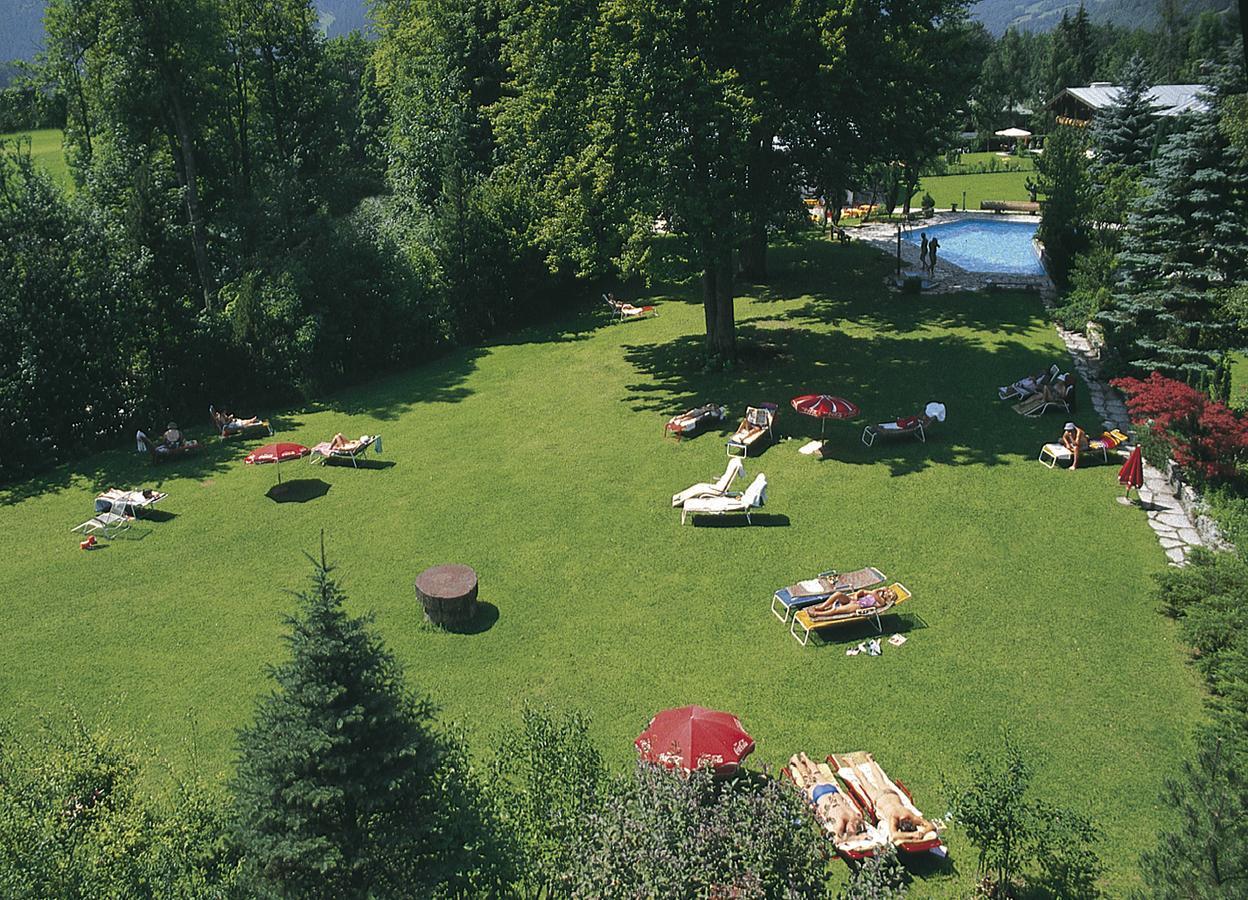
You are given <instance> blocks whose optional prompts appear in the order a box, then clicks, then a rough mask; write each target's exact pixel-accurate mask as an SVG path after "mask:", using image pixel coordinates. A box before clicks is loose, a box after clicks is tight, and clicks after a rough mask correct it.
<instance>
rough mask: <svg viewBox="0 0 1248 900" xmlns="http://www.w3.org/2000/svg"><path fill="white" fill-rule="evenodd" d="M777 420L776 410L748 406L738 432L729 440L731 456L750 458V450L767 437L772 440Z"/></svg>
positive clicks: (729, 453)
mask: <svg viewBox="0 0 1248 900" xmlns="http://www.w3.org/2000/svg"><path fill="white" fill-rule="evenodd" d="M775 420H776V413H775V410H771V409H768V408H767V407H765V406H747V407H746V408H745V418H744V419H742V420H741V424H740V425H738V426H737V430H736V431H734V432H733V433H732V437H730V438H728V455H729V456H749V455H750V448H751V447H752V446H754V445H755V444H756V443H758V442H759V441H760V440H762V438H763V436H764V435H766V436H767V437H768V438H771V437H772V436H773V435H772V430H771V426H772V423H774V422H775Z"/></svg>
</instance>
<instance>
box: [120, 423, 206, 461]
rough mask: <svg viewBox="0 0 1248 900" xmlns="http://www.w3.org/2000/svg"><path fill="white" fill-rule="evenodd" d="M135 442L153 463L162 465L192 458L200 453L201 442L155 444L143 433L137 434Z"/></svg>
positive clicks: (138, 432)
mask: <svg viewBox="0 0 1248 900" xmlns="http://www.w3.org/2000/svg"><path fill="white" fill-rule="evenodd" d="M134 437H135V440H136V441H137V442H138V446H139V447H141V448H142V449H143V451H145V452H146V453H147V455H148V456H149V457H151V460H152V462H153V463H162V462H167V461H169V460H174V459H181V458H182V457H183V456H190V455H192V454H195V453H198V452H199V441H185V440H184V441H179V442H178V443H176V444H166V443H163V442H161V443H153V442H152V439H151V438H149V437H148V436H147V435H146V434H144V433H143V432H142V431H137V432H135V435H134Z"/></svg>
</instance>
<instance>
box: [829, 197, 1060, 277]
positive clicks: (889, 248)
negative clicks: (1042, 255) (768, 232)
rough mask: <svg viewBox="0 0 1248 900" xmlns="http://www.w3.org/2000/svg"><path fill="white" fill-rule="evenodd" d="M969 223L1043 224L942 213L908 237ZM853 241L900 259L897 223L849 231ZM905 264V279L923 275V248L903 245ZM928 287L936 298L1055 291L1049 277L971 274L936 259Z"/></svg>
mask: <svg viewBox="0 0 1248 900" xmlns="http://www.w3.org/2000/svg"><path fill="white" fill-rule="evenodd" d="M967 219H983V220H985V221H989V222H1000V221H1010V222H1026V223H1028V224H1032V225H1039V224H1040V217H1039V216H1032V215H1018V214H1014V213H974V212H970V213H961V212H958V213H955V212H938V213H936V214H935V215H933V216H932V217H931V218H930V219H920V220H918V221H917V222H912V223H910V224H909V225H907V226H906V233H909V232H911V231H916V230H920V229H927V228H933V227H935V226H937V225H948V224H951V223H953V222H965V221H966V220H967ZM847 231H848V233H849V235H850V237H851V238H852V239H853V240H856V241H862V242H863V243H865V244H870V245H871V246H872V247H876V248H878V249H880V250H882V251H884V252H885V253H887V254H888V255H889V256H891V257H894V258H895V257H896V255H897V225H896V223H893V222H880V223H872V224H868V225H859V226H858V227H857V228H850V229H847ZM901 261H902V270H901V274H902V278H903V279H904V278H905V277H906V276H907V275H920V274H921V270H920V269H919V248H918V245H916V244H912V243H910V242H909V241H906V240H903V241H902V242H901ZM923 278H924V281H925V282H928V280H929V279H930V282H929V283H926V284H925V285H924V287H923V290H924V291H925V292H927V293H934V294H952V293H956V292H958V291H983V290H993V289H996V288H1023V289H1025V290H1035V291H1040V292H1041V293H1044V294H1051V293H1052V292H1053V291H1054V287H1053V282H1052V281H1051V280H1050V279H1049V276H1048V275H1013V274H1010V273H1008V272H970V271H967V270H966V269H963V268H962V267H961V266H957V265H954V264H953V263H951V262H949V261H948V260H945V259H941V258H939V256H938V257H937V259H936V270H935V272H934V273H933V274H932V275H930V276H928V275H923ZM889 282H890V283H894V284H895V283H896V282H897V279H896V276H890V277H889Z"/></svg>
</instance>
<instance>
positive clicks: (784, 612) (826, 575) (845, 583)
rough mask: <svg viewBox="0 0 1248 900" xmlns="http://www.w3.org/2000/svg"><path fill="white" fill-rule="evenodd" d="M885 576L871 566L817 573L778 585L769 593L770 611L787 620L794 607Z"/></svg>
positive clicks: (862, 587) (862, 586)
mask: <svg viewBox="0 0 1248 900" xmlns="http://www.w3.org/2000/svg"><path fill="white" fill-rule="evenodd" d="M887 580H888V579H887V578H885V577H884V573H883V572H881V571H880V570H879V569H877V568H875V567H874V566H867V567H866V568H862V569H858V570H857V571H855V572H838V571H836V570H835V569H833V570H832V571H830V572H820V573H819V574H818V575H816V576H815V577H814V578H812V579H810V580H809V581H799V582H798V583H797V584H791V585H789V586H788V587H782V588H780V590H778V591H776V593H775V594H774V595H772V599H771V612H772V615H774V616H775V617H776V618H777V619H779V620H780V621H781V622H787V621H788V620H789V616H791V615H792V614H793V612H794V611H795V610H799V609H802V608H804V607H807V606H813V605H814V604H816V603H822V602H823V601H824V600H827V599H828V598H829V597H831V596H832V595H833V594H835V593H836V592H837V591H863V590H866V589H867V588H872V587H875V586H876V585H877V584H883V583H884V582H885V581H887Z"/></svg>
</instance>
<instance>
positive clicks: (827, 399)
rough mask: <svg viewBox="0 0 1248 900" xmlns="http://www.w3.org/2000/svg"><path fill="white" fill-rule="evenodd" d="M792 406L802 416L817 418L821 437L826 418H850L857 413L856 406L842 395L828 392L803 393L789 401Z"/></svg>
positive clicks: (821, 436)
mask: <svg viewBox="0 0 1248 900" xmlns="http://www.w3.org/2000/svg"><path fill="white" fill-rule="evenodd" d="M790 402H791V403H792V404H793V408H794V409H795V410H797V411H798V412H799V413H801V414H802V415H804V416H813V417H814V418H816V419H818V420H819V437H820V439H822V438H823V429H824V426H825V425H826V424H827V421H828V419H852V418H854V417H855V416H857V415H858V407H857V406H855V405H854V404H852V403H850V402H849V401H848V400H846V399H845V398H844V397H833V396H830V395H828V394H803V395H802V396H801V397H794V398H793V399H792V400H791V401H790Z"/></svg>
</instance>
